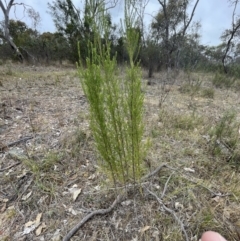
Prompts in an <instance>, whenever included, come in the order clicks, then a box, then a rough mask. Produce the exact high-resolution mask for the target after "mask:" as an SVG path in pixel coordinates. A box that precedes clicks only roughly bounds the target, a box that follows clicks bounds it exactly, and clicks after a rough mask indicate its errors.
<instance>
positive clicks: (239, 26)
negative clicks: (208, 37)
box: [222, 0, 240, 73]
mask: <svg viewBox="0 0 240 241" xmlns="http://www.w3.org/2000/svg"><path fill="white" fill-rule="evenodd" d="M233 3H234V9H233V14H232V29H231V30H230V32H229V35H230V37H229V39H228V41H227V47H226V50H225V52H224V54H223V57H222V64H223V68H224V72H225V73H227V72H228V71H227V66H226V63H225V60H226V57H227V55H228V52H229V50H230V47H231V43H232V40H233V38H234V36H235V34H236V32H237V31H238V29H240V19H239V20H238V21H237V23H235V12H236V8H237V4H238V0H236V1H234V2H233Z"/></svg>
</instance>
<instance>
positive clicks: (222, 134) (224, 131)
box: [210, 111, 240, 160]
mask: <svg viewBox="0 0 240 241" xmlns="http://www.w3.org/2000/svg"><path fill="white" fill-rule="evenodd" d="M210 137H211V147H210V149H211V151H212V153H213V154H214V155H220V156H223V157H225V158H227V160H236V159H238V156H239V155H238V149H239V145H240V141H239V123H237V121H236V113H235V112H233V111H228V112H226V113H225V114H224V115H223V117H222V118H221V119H220V120H219V121H218V122H217V124H216V126H215V127H213V128H212V129H211V130H210Z"/></svg>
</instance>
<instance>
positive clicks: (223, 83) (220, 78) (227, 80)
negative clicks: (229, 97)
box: [212, 72, 236, 88]
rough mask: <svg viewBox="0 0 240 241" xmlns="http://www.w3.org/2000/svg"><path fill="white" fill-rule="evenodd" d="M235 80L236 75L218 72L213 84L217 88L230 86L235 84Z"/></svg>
mask: <svg viewBox="0 0 240 241" xmlns="http://www.w3.org/2000/svg"><path fill="white" fill-rule="evenodd" d="M235 81H236V78H235V77H233V76H229V75H227V74H221V73H219V72H217V73H216V74H215V76H214V78H213V79H212V83H213V85H214V86H215V87H217V88H222V87H224V88H230V87H232V86H233V84H234V83H235Z"/></svg>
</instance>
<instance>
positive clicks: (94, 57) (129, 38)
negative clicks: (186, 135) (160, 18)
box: [78, 1, 146, 186]
mask: <svg viewBox="0 0 240 241" xmlns="http://www.w3.org/2000/svg"><path fill="white" fill-rule="evenodd" d="M125 4H126V6H127V7H128V9H129V7H131V4H130V1H125ZM104 7H105V6H104V5H102V6H101V8H99V11H98V12H97V13H95V15H94V14H93V15H92V16H94V17H93V19H92V20H93V22H94V24H93V26H94V41H93V43H91V42H89V45H88V49H89V55H88V58H87V60H86V68H84V66H83V65H81V63H80V66H79V67H78V70H79V76H80V80H81V83H82V87H83V90H84V93H85V95H86V97H87V98H88V102H89V108H90V127H91V130H92V133H93V136H94V139H95V143H96V148H97V151H98V153H99V157H100V160H101V162H100V167H101V169H102V170H103V171H104V172H105V173H106V174H107V175H108V176H109V177H110V178H111V179H112V180H113V182H114V184H115V186H116V185H117V184H125V185H126V184H127V183H131V182H133V183H136V182H137V181H138V180H139V179H140V178H141V176H142V172H143V158H144V155H145V153H146V148H145V147H146V144H144V142H143V131H144V125H143V100H144V96H143V93H142V92H141V70H140V67H139V66H138V64H135V63H134V62H135V61H134V59H133V58H134V56H135V55H136V52H137V48H138V45H137V43H138V37H139V36H138V33H137V31H134V28H133V27H134V25H133V24H134V21H136V16H135V18H134V17H133V16H134V15H131V16H129V15H128V13H127V11H125V43H126V46H127V50H128V53H129V56H130V61H129V62H130V66H129V67H127V68H126V73H124V74H120V73H119V72H118V66H117V61H116V56H114V57H112V55H111V52H110V50H111V48H110V47H111V42H110V41H109V40H108V39H109V25H108V21H107V18H106V16H107V13H106V12H105V10H104ZM133 9H134V8H132V11H133ZM89 11H94V9H91V6H90V7H89ZM79 52H80V54H81V46H79ZM80 59H81V58H80Z"/></svg>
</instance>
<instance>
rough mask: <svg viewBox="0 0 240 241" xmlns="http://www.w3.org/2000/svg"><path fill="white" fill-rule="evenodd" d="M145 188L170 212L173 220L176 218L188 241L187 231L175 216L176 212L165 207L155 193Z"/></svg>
mask: <svg viewBox="0 0 240 241" xmlns="http://www.w3.org/2000/svg"><path fill="white" fill-rule="evenodd" d="M146 190H147V191H148V192H149V193H150V194H151V195H152V196H154V197H155V198H156V199H157V201H158V203H159V204H160V205H161V206H162V207H163V209H164V210H165V211H167V212H169V213H171V214H172V215H173V216H174V218H175V220H176V221H177V222H178V224H179V225H180V226H181V230H182V231H183V233H184V235H185V238H186V241H189V237H188V235H187V232H186V230H185V228H184V225H183V223H182V221H181V220H180V218H179V217H178V216H177V214H176V213H175V212H174V211H173V210H172V209H170V208H168V207H166V206H165V205H164V203H163V201H162V200H161V199H160V198H159V197H158V196H157V195H156V194H155V193H153V192H151V191H150V190H149V189H147V188H146Z"/></svg>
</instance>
